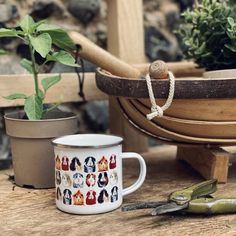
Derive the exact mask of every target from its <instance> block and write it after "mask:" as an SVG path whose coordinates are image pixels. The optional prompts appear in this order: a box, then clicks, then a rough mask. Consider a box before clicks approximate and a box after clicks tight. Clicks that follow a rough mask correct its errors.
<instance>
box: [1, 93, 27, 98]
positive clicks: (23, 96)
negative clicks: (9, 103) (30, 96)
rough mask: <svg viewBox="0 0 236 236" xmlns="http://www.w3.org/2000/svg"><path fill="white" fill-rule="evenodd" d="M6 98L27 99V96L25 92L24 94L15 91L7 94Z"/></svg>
mask: <svg viewBox="0 0 236 236" xmlns="http://www.w3.org/2000/svg"><path fill="white" fill-rule="evenodd" d="M4 98H5V99H8V100H15V99H26V98H27V96H26V95H25V94H22V93H14V94H12V95H9V96H5V97H4Z"/></svg>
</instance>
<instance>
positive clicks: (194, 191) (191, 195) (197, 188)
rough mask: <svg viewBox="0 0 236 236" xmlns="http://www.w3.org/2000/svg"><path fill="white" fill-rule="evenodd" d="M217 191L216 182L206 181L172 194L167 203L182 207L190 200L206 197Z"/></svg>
mask: <svg viewBox="0 0 236 236" xmlns="http://www.w3.org/2000/svg"><path fill="white" fill-rule="evenodd" d="M216 189H217V180H207V181H204V182H201V183H199V184H194V185H192V186H190V187H188V188H185V189H183V190H179V191H176V192H173V193H172V194H170V196H169V201H171V202H176V204H177V205H184V204H186V203H189V202H190V201H191V200H193V199H196V198H199V197H204V196H207V195H209V194H211V193H214V192H215V191H216Z"/></svg>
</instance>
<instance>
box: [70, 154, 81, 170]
mask: <svg viewBox="0 0 236 236" xmlns="http://www.w3.org/2000/svg"><path fill="white" fill-rule="evenodd" d="M70 170H71V171H75V170H78V171H80V170H82V165H81V162H80V160H79V158H78V157H74V158H73V159H72V161H71V163H70Z"/></svg>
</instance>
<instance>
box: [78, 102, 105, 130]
mask: <svg viewBox="0 0 236 236" xmlns="http://www.w3.org/2000/svg"><path fill="white" fill-rule="evenodd" d="M83 117H84V122H85V123H86V124H87V126H88V127H89V128H90V129H91V132H106V131H107V130H108V127H109V124H108V123H109V115H108V101H94V102H89V103H87V104H85V105H84V108H83Z"/></svg>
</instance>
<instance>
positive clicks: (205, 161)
mask: <svg viewBox="0 0 236 236" xmlns="http://www.w3.org/2000/svg"><path fill="white" fill-rule="evenodd" d="M229 157H230V153H228V152H227V151H225V150H223V149H221V148H214V149H207V148H186V147H178V151H177V159H178V160H182V161H186V162H187V163H188V164H190V165H191V166H192V167H193V168H194V169H195V170H197V172H198V173H200V174H201V175H202V176H203V177H204V178H206V179H217V180H218V181H219V182H220V183H226V182H227V176H228V168H229Z"/></svg>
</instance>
